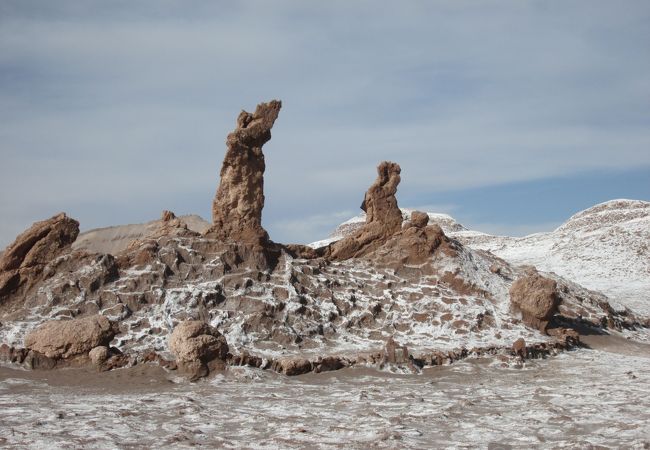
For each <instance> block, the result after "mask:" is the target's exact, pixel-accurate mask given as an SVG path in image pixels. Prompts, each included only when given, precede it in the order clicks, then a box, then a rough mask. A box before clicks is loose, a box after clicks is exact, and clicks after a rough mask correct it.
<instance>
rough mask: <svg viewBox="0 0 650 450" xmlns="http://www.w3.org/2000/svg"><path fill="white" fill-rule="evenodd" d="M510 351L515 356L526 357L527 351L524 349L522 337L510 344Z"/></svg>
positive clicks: (524, 342)
mask: <svg viewBox="0 0 650 450" xmlns="http://www.w3.org/2000/svg"><path fill="white" fill-rule="evenodd" d="M512 351H513V352H514V354H515V355H516V356H519V357H521V358H526V356H527V355H528V352H527V351H526V341H525V340H524V338H519V339H517V340H516V341H515V342H514V343H513V344H512Z"/></svg>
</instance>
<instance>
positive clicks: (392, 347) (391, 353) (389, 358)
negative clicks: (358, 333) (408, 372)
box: [383, 337, 411, 365]
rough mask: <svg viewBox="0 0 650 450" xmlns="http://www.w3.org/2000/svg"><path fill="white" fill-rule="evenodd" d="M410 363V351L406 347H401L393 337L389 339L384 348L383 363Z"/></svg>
mask: <svg viewBox="0 0 650 450" xmlns="http://www.w3.org/2000/svg"><path fill="white" fill-rule="evenodd" d="M410 362H411V358H410V356H409V349H408V348H407V347H406V346H405V345H399V344H398V343H397V342H395V339H393V338H392V337H390V338H388V340H387V341H386V345H385V347H384V353H383V363H384V364H396V365H403V364H409V363H410Z"/></svg>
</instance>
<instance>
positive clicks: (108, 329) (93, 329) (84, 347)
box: [25, 315, 117, 360]
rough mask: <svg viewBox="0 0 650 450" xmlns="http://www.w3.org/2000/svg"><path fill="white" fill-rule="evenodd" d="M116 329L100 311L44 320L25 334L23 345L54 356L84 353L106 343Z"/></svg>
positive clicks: (62, 357) (109, 340)
mask: <svg viewBox="0 0 650 450" xmlns="http://www.w3.org/2000/svg"><path fill="white" fill-rule="evenodd" d="M116 333H117V330H116V326H115V324H114V323H112V322H111V321H109V320H108V319H107V318H106V317H104V316H101V315H96V316H90V317H85V318H82V319H72V320H52V321H49V322H45V323H44V324H42V325H40V326H39V327H38V328H36V329H35V330H33V331H32V332H31V333H29V334H28V335H27V336H26V337H25V347H26V348H28V349H29V350H32V351H34V352H37V353H40V354H42V355H44V356H45V357H47V358H51V359H54V360H59V359H68V358H72V357H76V356H80V355H86V354H88V352H90V350H91V349H93V348H94V347H97V346H106V345H108V344H109V343H110V342H111V340H113V337H115V334H116Z"/></svg>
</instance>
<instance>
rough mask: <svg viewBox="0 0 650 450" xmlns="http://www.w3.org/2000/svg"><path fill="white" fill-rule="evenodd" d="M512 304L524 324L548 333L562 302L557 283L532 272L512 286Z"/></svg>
mask: <svg viewBox="0 0 650 450" xmlns="http://www.w3.org/2000/svg"><path fill="white" fill-rule="evenodd" d="M510 302H511V303H512V305H513V307H514V308H515V309H516V310H518V311H520V312H521V314H522V318H523V321H524V323H526V324H527V325H528V326H530V327H533V328H537V329H539V330H540V331H546V327H547V326H548V322H549V320H551V317H553V314H555V312H556V311H557V307H558V304H559V302H560V298H559V296H558V294H557V283H556V282H555V280H551V279H549V278H546V277H543V276H541V275H539V274H538V273H532V272H530V273H528V274H526V275H524V276H523V277H521V278H519V279H518V280H517V281H515V282H514V283H513V284H512V287H511V288H510Z"/></svg>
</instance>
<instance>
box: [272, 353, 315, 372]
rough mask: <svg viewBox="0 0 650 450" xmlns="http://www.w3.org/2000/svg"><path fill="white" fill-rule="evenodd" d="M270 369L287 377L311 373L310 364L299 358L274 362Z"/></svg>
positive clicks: (281, 359) (288, 357)
mask: <svg viewBox="0 0 650 450" xmlns="http://www.w3.org/2000/svg"><path fill="white" fill-rule="evenodd" d="M271 369H272V370H274V371H275V372H278V373H283V374H285V375H288V376H294V375H302V374H305V373H309V372H311V371H312V363H311V362H310V361H309V360H308V359H307V358H303V357H300V356H287V357H284V358H280V359H277V360H275V361H274V362H273V364H272V366H271Z"/></svg>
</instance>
